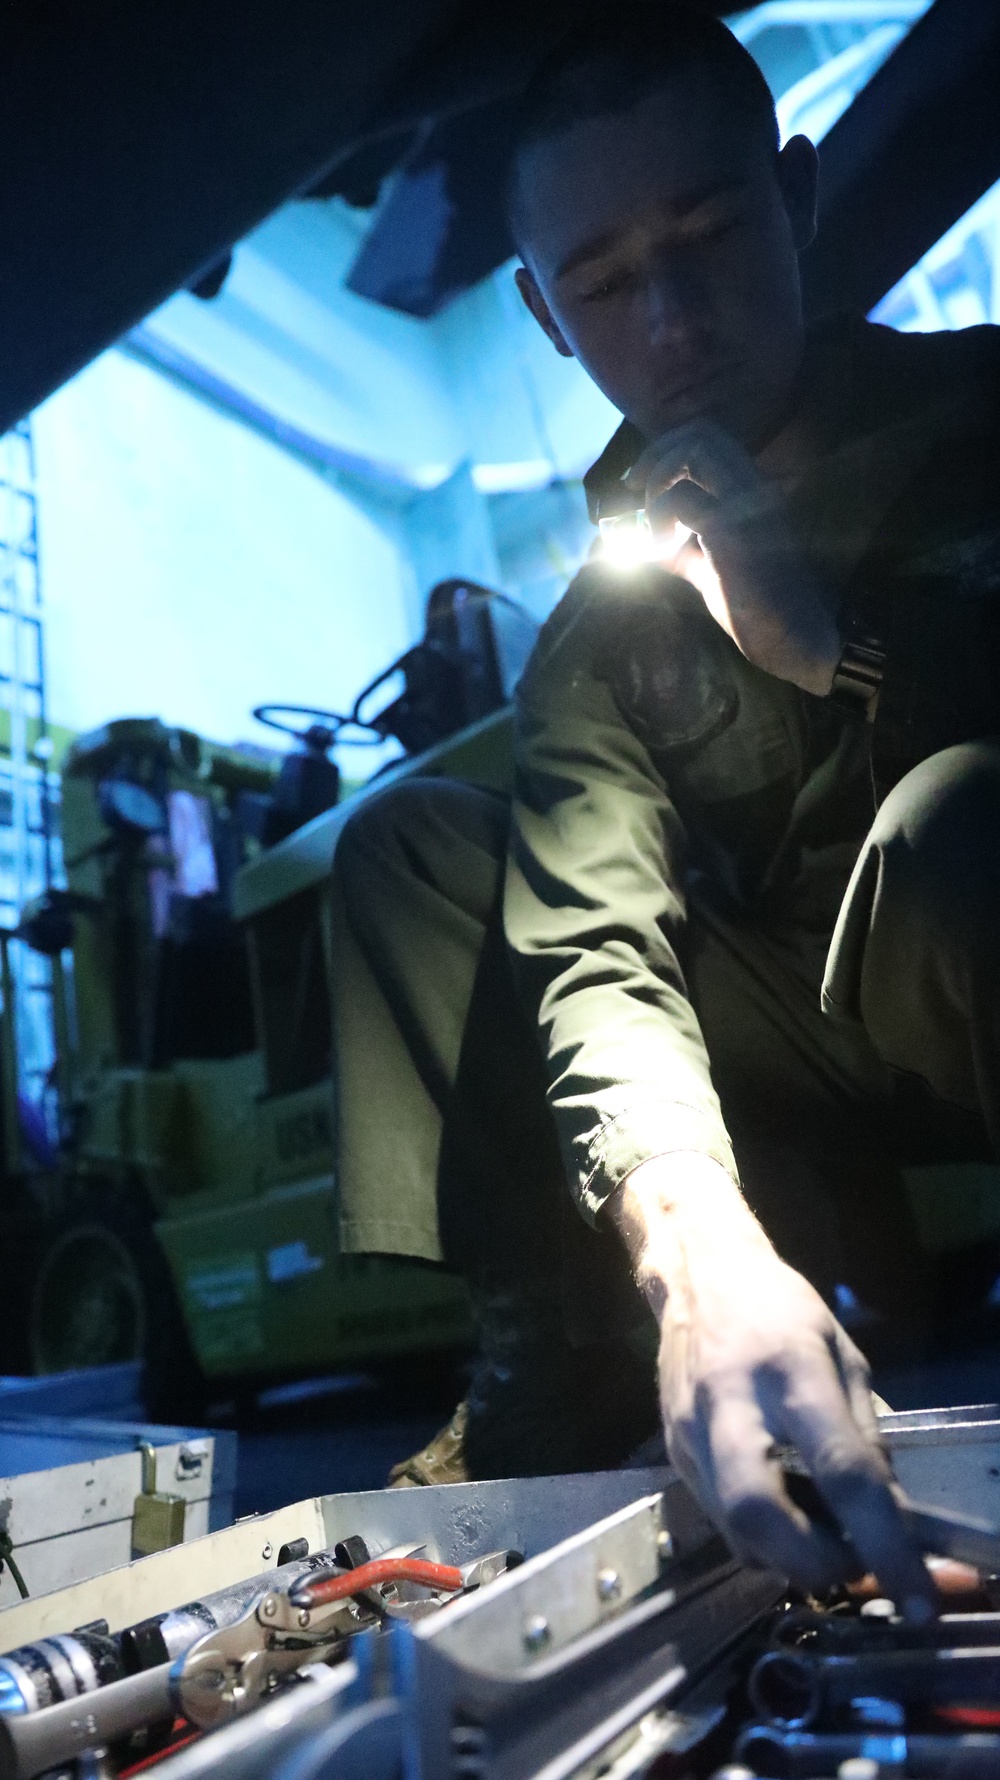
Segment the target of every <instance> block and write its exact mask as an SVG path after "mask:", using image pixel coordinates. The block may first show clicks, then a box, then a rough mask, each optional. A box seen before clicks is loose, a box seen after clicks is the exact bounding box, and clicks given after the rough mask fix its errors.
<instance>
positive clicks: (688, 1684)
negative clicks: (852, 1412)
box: [0, 1408, 1000, 1780]
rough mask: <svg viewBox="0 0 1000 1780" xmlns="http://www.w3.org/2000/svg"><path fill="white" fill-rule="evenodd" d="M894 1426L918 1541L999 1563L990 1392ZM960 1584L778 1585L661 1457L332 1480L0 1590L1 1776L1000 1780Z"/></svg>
mask: <svg viewBox="0 0 1000 1780" xmlns="http://www.w3.org/2000/svg"><path fill="white" fill-rule="evenodd" d="M883 1431H884V1433H885V1436H886V1441H887V1445H888V1446H889V1447H890V1450H891V1451H892V1453H893V1457H894V1462H895V1465H896V1470H897V1474H898V1475H899V1477H900V1481H901V1482H902V1484H903V1486H904V1488H905V1489H906V1490H907V1491H908V1492H909V1494H910V1495H911V1496H917V1495H918V1494H919V1498H920V1506H919V1508H918V1509H916V1510H914V1511H913V1515H912V1525H913V1528H914V1530H915V1531H916V1532H917V1533H918V1536H919V1537H920V1538H921V1539H922V1541H923V1542H924V1543H925V1545H926V1546H927V1548H928V1549H937V1550H945V1551H950V1552H951V1554H952V1555H953V1556H954V1557H962V1556H963V1555H966V1556H970V1557H971V1558H973V1559H974V1561H975V1562H977V1563H978V1564H979V1565H980V1568H981V1569H982V1568H984V1567H985V1569H986V1570H987V1571H992V1570H993V1569H997V1570H1000V1560H998V1561H997V1562H995V1563H994V1562H993V1559H994V1558H996V1557H997V1554H998V1553H1000V1539H998V1536H997V1533H996V1531H995V1530H994V1529H995V1528H996V1527H997V1524H998V1522H1000V1514H998V1513H997V1508H996V1502H997V1489H998V1483H997V1470H998V1465H997V1464H996V1463H995V1462H994V1461H996V1460H998V1458H1000V1451H998V1448H1000V1415H998V1412H997V1411H996V1410H995V1409H993V1408H973V1409H965V1410H956V1411H947V1412H942V1413H940V1414H935V1413H932V1412H923V1413H921V1414H919V1415H910V1416H894V1417H888V1418H886V1421H885V1423H884V1430H883ZM954 1507H959V1508H960V1509H961V1510H962V1511H964V1514H965V1515H966V1516H967V1517H968V1516H969V1515H974V1516H975V1517H976V1520H977V1523H978V1524H976V1525H970V1524H968V1521H967V1520H966V1521H965V1522H963V1521H962V1520H961V1519H959V1518H956V1516H955V1515H954V1513H952V1515H951V1518H950V1519H949V1517H948V1513H947V1509H953V1508H954ZM522 1556H523V1559H524V1560H525V1561H521V1560H522ZM371 1560H377V1563H376V1564H375V1567H374V1568H373V1567H371ZM262 1565H263V1566H268V1567H266V1568H263V1569H262ZM977 1587H978V1589H979V1593H978V1595H977V1596H976V1597H975V1598H970V1599H968V1600H966V1601H957V1600H953V1601H952V1603H951V1606H952V1607H954V1608H955V1609H956V1611H955V1613H949V1615H948V1616H947V1617H945V1618H943V1619H942V1620H940V1621H939V1622H938V1623H937V1625H936V1626H934V1627H932V1628H931V1629H930V1630H924V1631H920V1630H916V1631H915V1630H914V1629H913V1628H911V1627H907V1626H904V1625H902V1624H900V1622H899V1621H897V1620H895V1619H894V1618H893V1617H892V1609H891V1606H887V1605H886V1604H885V1603H883V1604H881V1605H879V1606H877V1607H873V1606H872V1605H871V1604H869V1605H867V1606H865V1607H864V1608H862V1606H861V1604H860V1601H859V1600H855V1599H848V1598H846V1597H843V1596H841V1597H839V1598H831V1600H830V1601H828V1602H827V1603H826V1604H825V1607H824V1608H823V1609H821V1610H818V1611H817V1610H816V1604H814V1603H812V1604H810V1603H802V1602H798V1603H791V1605H790V1603H789V1600H788V1598H787V1591H786V1587H785V1584H784V1582H783V1580H782V1578H780V1577H777V1576H772V1575H768V1574H766V1573H762V1572H759V1571H752V1570H747V1569H745V1568H743V1567H741V1566H740V1565H738V1564H736V1563H735V1562H734V1561H733V1560H732V1559H731V1558H730V1557H729V1555H728V1553H727V1551H726V1550H725V1547H724V1546H723V1544H722V1542H721V1540H720V1539H719V1538H718V1536H717V1535H716V1534H715V1532H714V1530H713V1528H712V1527H711V1526H710V1525H709V1523H708V1522H707V1521H706V1520H705V1518H704V1517H703V1516H702V1514H701V1513H700V1511H699V1510H698V1509H697V1507H696V1506H695V1505H694V1503H693V1502H692V1500H691V1498H690V1497H689V1496H688V1495H687V1494H686V1492H685V1490H684V1489H683V1486H682V1485H681V1484H680V1483H679V1482H678V1481H677V1480H676V1479H675V1478H674V1477H673V1476H672V1475H671V1473H670V1472H669V1471H667V1470H659V1471H657V1470H647V1471H632V1472H628V1471H620V1472H614V1473H605V1474H594V1475H588V1476H578V1477H557V1478H534V1479H525V1480H516V1481H512V1482H497V1483H485V1484H474V1485H455V1486H448V1487H445V1488H436V1489H414V1490H390V1491H377V1492H372V1493H369V1494H362V1495H354V1496H331V1497H325V1498H321V1499H315V1500H311V1501H307V1502H300V1503H296V1504H294V1505H293V1506H292V1507H290V1508H287V1509H283V1510H281V1511H280V1513H278V1514H276V1515H268V1516H262V1517H260V1518H258V1519H255V1520H251V1521H247V1522H244V1523H241V1524H239V1525H237V1526H236V1527H233V1528H230V1529H227V1530H226V1531H223V1532H221V1533H219V1534H216V1535H214V1536H212V1537H209V1538H207V1539H205V1540H202V1541H200V1542H199V1543H198V1544H196V1545H193V1546H188V1547H185V1548H180V1549H178V1550H177V1551H173V1552H164V1553H160V1554H158V1555H157V1556H156V1557H153V1558H150V1559H147V1560H145V1561H144V1562H141V1563H137V1564H133V1565H131V1566H130V1567H129V1568H128V1569H126V1570H120V1571H117V1572H113V1573H111V1574H110V1575H109V1576H107V1577H105V1578H102V1579H100V1581H95V1582H93V1583H88V1584H84V1585H81V1586H80V1587H79V1588H78V1589H75V1590H68V1591H63V1593H61V1594H60V1595H52V1596H49V1597H47V1598H46V1599H45V1600H43V1601H40V1602H31V1603H25V1604H24V1605H23V1606H22V1607H21V1608H18V1609H14V1610H13V1611H12V1612H11V1613H10V1614H8V1615H4V1616H3V1617H2V1619H0V1626H2V1625H4V1624H7V1623H12V1622H14V1621H15V1620H19V1625H18V1635H17V1641H18V1642H19V1644H20V1645H21V1648H19V1649H18V1650H17V1651H14V1652H13V1656H12V1657H7V1658H4V1659H3V1661H2V1662H0V1707H2V1706H4V1705H5V1704H6V1705H8V1706H9V1705H14V1706H15V1707H16V1706H17V1704H18V1700H19V1698H20V1703H21V1706H22V1707H23V1708H24V1709H22V1710H21V1711H20V1712H17V1711H15V1712H13V1713H12V1712H10V1711H7V1710H0V1780H35V1777H36V1776H39V1775H42V1774H52V1773H58V1774H59V1775H60V1776H67V1777H72V1780H84V1776H90V1777H91V1780H94V1776H95V1775H98V1774H115V1773H128V1772H130V1771H134V1766H135V1763H136V1761H137V1760H141V1762H142V1765H143V1767H148V1766H153V1765H155V1767H156V1773H157V1780H201V1777H203V1776H204V1777H205V1780H208V1776H212V1777H214V1780H351V1777H352V1776H354V1775H358V1776H363V1777H364V1780H438V1777H439V1776H440V1777H441V1780H447V1777H453V1780H627V1777H629V1776H636V1775H641V1774H650V1775H653V1774H656V1775H660V1776H668V1775H669V1776H670V1777H671V1780H679V1777H680V1776H688V1775H690V1776H692V1780H701V1777H702V1776H708V1775H710V1774H712V1773H713V1772H714V1771H715V1770H716V1769H717V1768H718V1766H719V1765H720V1763H725V1762H726V1761H731V1760H733V1759H735V1760H737V1761H739V1762H742V1763H744V1764H749V1766H750V1770H751V1771H752V1772H756V1773H759V1774H761V1775H762V1776H775V1777H776V1780H823V1777H824V1776H828V1777H829V1780H834V1776H836V1775H837V1772H838V1768H839V1765H840V1763H841V1761H842V1760H843V1759H847V1758H851V1757H855V1756H859V1755H860V1756H863V1757H866V1758H871V1759H872V1760H873V1761H875V1762H876V1763H877V1764H879V1766H880V1767H881V1766H884V1767H887V1768H888V1770H890V1771H894V1772H897V1773H899V1774H901V1775H905V1774H913V1775H915V1776H916V1775H931V1774H939V1773H948V1774H951V1773H952V1772H954V1773H956V1774H957V1773H959V1772H961V1775H962V1777H963V1780H976V1777H977V1776H984V1777H986V1776H988V1777H989V1780H1000V1616H997V1615H995V1613H994V1611H993V1609H994V1608H995V1606H996V1605H997V1604H998V1601H1000V1597H997V1596H996V1590H995V1586H994V1585H993V1584H987V1585H986V1586H985V1587H983V1586H982V1585H980V1584H977ZM803 1609H804V1610H805V1611H804V1612H803ZM790 1614H791V1616H789V1615H790ZM32 1616H33V1617H32ZM97 1619H102V1620H104V1621H106V1622H107V1623H106V1625H96V1626H95V1625H94V1624H90V1625H85V1626H82V1622H84V1621H94V1620H97ZM138 1621H144V1623H138V1624H137V1622H138ZM81 1626H82V1629H80V1628H81ZM74 1627H76V1628H78V1629H77V1631H76V1632H75V1633H73V1632H72V1628H74ZM52 1633H59V1634H70V1633H71V1634H72V1635H70V1636H66V1635H62V1636H56V1637H52V1636H51V1634H52ZM5 1642H7V1644H8V1649H9V1648H10V1642H12V1641H7V1640H5ZM81 1652H82V1654H81ZM116 1663H117V1664H118V1669H117V1672H116V1670H115V1664H116ZM102 1664H103V1665H104V1666H103V1669H102V1672H101V1674H100V1675H99V1676H98V1675H96V1669H97V1668H100V1667H101V1665H102ZM88 1665H89V1669H88ZM122 1667H125V1668H126V1669H128V1671H129V1672H128V1673H126V1674H125V1675H121V1669H122ZM116 1673H117V1675H118V1677H119V1678H116ZM26 1674H27V1678H25V1677H26ZM88 1675H89V1679H88ZM74 1677H75V1679H74ZM98 1682H100V1683H103V1684H102V1685H98ZM60 1686H64V1687H65V1692H64V1695H63V1697H62V1699H61V1700H60V1698H59V1693H58V1688H59V1687H60ZM32 1688H35V1690H36V1691H35V1696H34V1697H33V1696H32ZM859 1689H860V1690H861V1691H860V1692H859V1691H858V1690H859ZM4 1690H6V1693H4ZM84 1695H85V1696H86V1697H82V1696H84ZM42 1696H44V1697H42ZM50 1699H51V1700H52V1701H53V1703H51V1704H50V1703H48V1701H49V1700H50ZM970 1715H971V1716H970ZM182 1739H183V1740H184V1741H183V1746H180V1741H181V1740H182ZM171 1742H172V1744H173V1746H172V1747H170V1745H171ZM97 1748H104V1749H107V1750H109V1751H110V1753H109V1754H108V1755H107V1756H101V1757H95V1756H94V1755H93V1753H92V1752H93V1751H94V1750H95V1749H97ZM956 1764H957V1765H956ZM743 1771H744V1774H745V1773H746V1771H747V1768H746V1766H745V1767H744V1770H743ZM867 1771H868V1770H866V1772H867ZM858 1780H860V1775H859V1776H858Z"/></svg>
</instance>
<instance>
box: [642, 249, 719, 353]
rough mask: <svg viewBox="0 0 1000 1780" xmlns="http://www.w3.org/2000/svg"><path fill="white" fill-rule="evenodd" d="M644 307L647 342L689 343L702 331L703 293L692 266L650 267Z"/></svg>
mask: <svg viewBox="0 0 1000 1780" xmlns="http://www.w3.org/2000/svg"><path fill="white" fill-rule="evenodd" d="M646 308H647V313H648V317H649V343H650V345H651V346H658V347H673V348H675V349H676V348H677V347H684V346H689V345H691V344H692V343H693V342H694V341H695V340H696V339H697V338H699V337H700V336H701V335H702V334H703V333H704V331H705V319H706V317H705V303H704V294H703V292H702V291H701V290H700V288H699V286H698V281H697V280H696V279H695V278H694V276H693V270H692V269H691V268H689V267H686V266H684V265H683V264H676V263H675V264H672V265H669V266H666V265H662V264H661V265H658V266H655V267H652V268H651V269H650V273H649V277H648V279H647V283H646Z"/></svg>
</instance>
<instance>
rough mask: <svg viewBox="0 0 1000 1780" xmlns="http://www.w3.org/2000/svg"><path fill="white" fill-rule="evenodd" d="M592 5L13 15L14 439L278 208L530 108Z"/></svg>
mask: <svg viewBox="0 0 1000 1780" xmlns="http://www.w3.org/2000/svg"><path fill="white" fill-rule="evenodd" d="M579 5H580V0H504V4H503V5H502V6H499V7H492V6H484V5H483V4H482V0H166V4H161V5H144V4H138V5H137V4H136V0H84V3H83V4H78V5H67V4H66V0H5V4H4V5H3V6H0V69H2V70H3V96H2V102H0V240H2V242H3V253H2V256H0V432H2V431H3V430H4V429H5V428H6V427H7V426H9V425H10V424H11V422H12V421H14V420H15V419H17V418H18V417H19V416H20V415H21V414H23V413H25V412H27V410H28V409H30V408H32V407H34V406H35V404H36V403H37V402H39V401H41V400H42V398H43V397H44V396H46V395H48V394H49V393H50V392H51V391H52V390H53V389H55V388H56V387H57V386H58V385H59V384H60V383H62V382H63V381H64V380H65V379H66V378H67V377H69V376H71V375H72V374H73V372H75V371H77V370H79V369H80V367H81V366H82V365H84V364H86V363H87V362H88V360H90V359H91V358H93V357H94V356H95V355H96V354H97V353H98V352H101V351H102V350H103V349H104V348H105V347H106V346H109V345H110V344H111V343H112V342H113V341H114V340H115V339H117V338H118V337H119V336H120V335H121V334H123V333H124V332H125V331H126V330H127V329H129V328H130V327H133V326H134V325H135V324H136V322H138V321H140V320H141V319H142V317H143V316H144V315H147V314H148V313H149V311H150V310H151V309H154V308H155V307H156V306H157V304H159V303H161V302H163V301H164V300H165V299H166V298H167V297H168V296H170V295H171V294H172V292H174V291H176V290H179V289H181V288H182V287H184V286H189V287H190V286H194V285H198V286H199V287H200V288H201V289H203V290H206V291H207V290H209V289H210V288H211V285H212V282H213V280H214V278H215V277H216V276H218V271H217V269H218V268H219V267H220V265H221V263H222V261H223V257H224V255H225V254H226V252H227V251H228V250H229V249H230V248H231V247H232V245H233V243H234V242H235V241H238V240H239V239H240V238H241V237H242V236H243V235H245V234H247V233H248V231H249V230H250V229H252V228H254V227H255V225H256V224H257V223H259V222H261V221H262V220H263V218H264V217H265V216H267V215H269V213H270V212H271V211H272V210H274V209H276V208H277V206H278V205H279V204H281V203H282V202H284V200H285V199H287V198H289V197H292V196H294V195H295V194H297V193H304V192H306V191H308V190H309V189H310V188H315V187H316V186H317V182H319V181H324V182H326V189H328V190H334V189H336V190H344V191H345V192H346V195H347V196H348V197H350V198H351V199H352V201H354V202H366V201H370V200H371V199H372V198H373V197H374V195H375V192H376V191H377V188H378V185H379V182H380V180H381V179H382V178H383V177H384V174H385V172H386V170H387V168H388V167H389V166H395V165H396V164H397V163H398V161H399V158H400V155H401V154H402V153H403V152H404V150H405V148H406V146H407V145H408V144H409V143H410V142H411V141H412V139H413V136H414V133H415V132H416V131H418V130H423V129H424V128H425V127H426V120H427V119H442V118H445V117H447V116H450V115H452V114H455V113H458V112H460V111H462V110H464V109H468V108H469V107H472V106H475V105H477V104H480V103H483V102H485V101H488V100H494V99H497V98H498V97H500V96H501V95H503V94H505V93H512V92H513V91H515V90H516V89H517V88H518V87H519V86H520V85H521V84H522V82H523V81H524V80H525V79H526V77H527V75H528V74H529V73H530V71H531V69H532V67H533V66H534V65H535V63H536V62H537V60H538V58H539V56H541V55H543V54H544V53H545V52H546V50H547V49H548V48H549V47H550V45H551V43H552V42H553V41H554V38H555V36H556V35H557V34H558V33H559V32H560V31H561V30H563V29H564V28H565V26H566V24H567V22H568V21H569V20H570V19H572V18H573V17H574V16H578V14H579ZM338 168H342V169H343V174H344V177H343V179H342V180H338V179H337V177H336V170H337V169H338ZM449 252H450V250H448V251H446V252H445V254H444V263H445V269H446V276H448V277H450V276H452V274H451V273H450V271H448V265H449Z"/></svg>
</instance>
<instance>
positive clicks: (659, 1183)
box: [605, 1151, 771, 1316]
mask: <svg viewBox="0 0 1000 1780" xmlns="http://www.w3.org/2000/svg"><path fill="white" fill-rule="evenodd" d="M605 1216H606V1217H607V1218H608V1219H609V1220H610V1222H611V1223H612V1224H613V1226H614V1227H615V1229H616V1230H617V1231H618V1234H619V1236H620V1237H621V1239H622V1241H623V1242H624V1244H625V1248H626V1251H627V1253H628V1256H629V1259H630V1261H631V1263H632V1267H633V1270H634V1272H635V1276H636V1279H637V1280H638V1282H639V1285H640V1286H641V1288H642V1290H643V1292H644V1293H645V1295H646V1297H647V1299H648V1300H649V1302H650V1304H651V1306H652V1308H653V1310H654V1311H655V1312H656V1314H657V1316H659V1315H660V1314H661V1313H662V1309H663V1304H664V1302H665V1300H666V1296H667V1293H668V1292H669V1291H671V1290H673V1289H675V1288H676V1286H677V1285H678V1284H679V1283H680V1280H681V1278H682V1277H684V1276H688V1275H689V1274H690V1272H691V1269H692V1267H693V1268H694V1270H695V1271H698V1270H699V1268H700V1265H701V1263H702V1262H703V1261H704V1262H705V1263H707V1264H709V1265H710V1264H711V1262H712V1259H713V1257H719V1258H721V1257H722V1256H723V1255H725V1254H727V1253H728V1252H730V1251H731V1250H732V1249H733V1248H734V1247H740V1248H743V1247H746V1246H747V1245H748V1244H749V1245H750V1246H752V1247H754V1248H756V1249H758V1250H759V1249H762V1248H763V1249H767V1250H770V1247H771V1245H770V1243H769V1242H768V1239H767V1237H766V1236H765V1234H764V1231H763V1230H762V1229H761V1226H760V1225H759V1224H758V1222H757V1219H756V1218H755V1217H754V1215H753V1212H752V1211H751V1210H750V1207H749V1206H748V1205H747V1202H746V1200H745V1199H744V1198H743V1195H742V1194H741V1192H740V1190H739V1188H738V1187H737V1186H736V1184H735V1182H734V1181H733V1179H732V1176H731V1175H730V1174H729V1173H728V1172H727V1170H726V1169H725V1168H723V1167H722V1166H721V1164H720V1163H718V1162H716V1161H715V1160H714V1159H713V1158H712V1157H710V1156H703V1155H698V1154H696V1153H694V1152H690V1151H681V1152H677V1153H674V1154H670V1155H664V1156H654V1157H653V1158H652V1159H651V1160H650V1161H648V1162H644V1163H642V1165H641V1166H640V1167H639V1168H636V1169H634V1170H633V1172H632V1173H631V1174H630V1175H629V1176H628V1178H627V1180H625V1181H624V1182H623V1183H622V1185H621V1187H619V1189H618V1191H617V1192H616V1193H613V1194H612V1196H611V1198H610V1199H609V1200H608V1201H607V1204H606V1206H605Z"/></svg>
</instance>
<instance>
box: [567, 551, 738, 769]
mask: <svg viewBox="0 0 1000 1780" xmlns="http://www.w3.org/2000/svg"><path fill="white" fill-rule="evenodd" d="M730 647H731V645H729V643H728V640H727V639H726V638H725V637H724V635H723V634H722V632H721V631H720V630H719V628H718V626H717V625H716V624H715V622H714V620H713V619H712V618H710V617H709V615H708V613H707V612H706V610H705V608H704V605H703V604H702V601H701V596H700V594H698V593H697V592H696V591H695V589H694V588H692V587H690V586H689V585H688V583H687V582H686V581H681V580H678V579H676V578H675V577H673V576H671V577H661V580H660V586H659V587H658V588H656V589H655V591H654V592H653V593H652V594H650V593H649V592H647V594H646V597H644V598H643V599H642V600H641V601H640V602H637V603H636V604H630V605H629V606H628V607H627V608H626V609H625V610H620V611H619V614H618V622H617V624H616V625H615V626H614V628H613V629H612V627H611V626H609V627H608V629H607V631H606V633H605V636H604V638H603V639H602V652H601V659H600V660H599V661H598V662H597V664H596V671H597V673H598V675H599V676H600V677H601V678H603V679H605V680H606V681H607V683H608V684H609V686H610V687H611V691H612V694H613V696H614V699H615V703H616V704H617V706H618V709H619V711H620V712H621V715H622V717H623V719H624V721H625V722H626V723H627V724H628V726H629V728H630V729H631V730H632V731H633V732H634V734H636V735H637V736H638V737H639V738H640V740H641V741H642V742H644V743H645V745H646V746H647V747H648V748H649V749H650V751H651V752H652V753H654V754H665V755H673V756H675V757H683V756H684V755H686V754H690V753H693V752H694V751H695V750H697V749H699V748H702V747H704V746H705V744H706V743H708V742H710V741H713V740H714V738H715V737H716V736H718V735H721V734H722V732H723V730H725V729H727V728H728V727H729V725H730V724H731V723H733V722H734V721H735V719H736V716H737V713H738V711H739V708H740V695H739V690H738V687H737V684H736V678H735V675H734V674H733V671H732V668H731V666H730V663H729V662H728V661H727V659H726V655H727V651H728V649H729V648H730Z"/></svg>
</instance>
